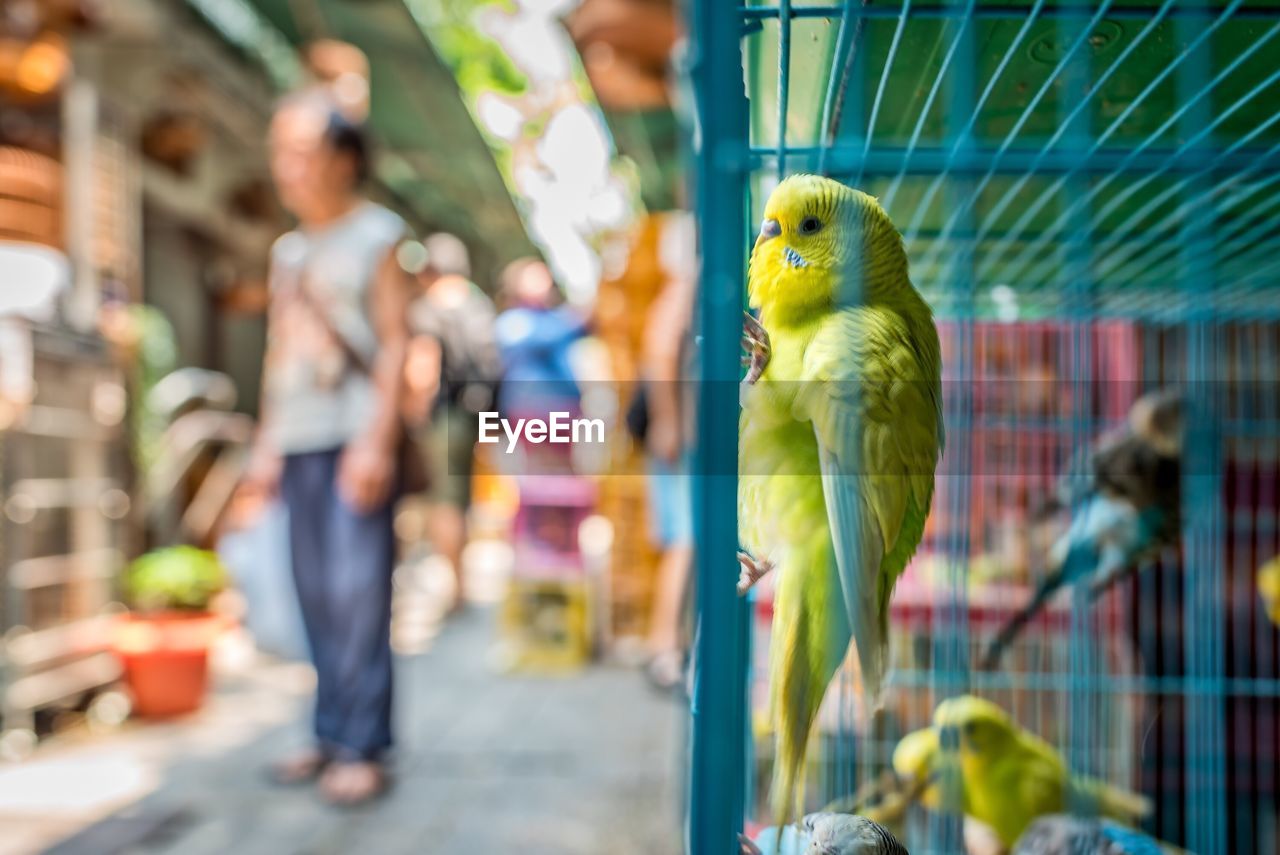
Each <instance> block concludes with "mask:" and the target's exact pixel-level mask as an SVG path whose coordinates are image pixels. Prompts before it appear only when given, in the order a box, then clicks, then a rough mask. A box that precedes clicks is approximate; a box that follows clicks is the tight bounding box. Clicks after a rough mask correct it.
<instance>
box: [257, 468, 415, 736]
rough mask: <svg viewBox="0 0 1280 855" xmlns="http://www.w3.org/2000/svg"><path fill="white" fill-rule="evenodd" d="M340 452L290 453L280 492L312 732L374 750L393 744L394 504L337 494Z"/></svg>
mask: <svg viewBox="0 0 1280 855" xmlns="http://www.w3.org/2000/svg"><path fill="white" fill-rule="evenodd" d="M340 454H341V449H333V450H330V451H317V452H308V453H305V454H290V455H287V456H286V457H285V462H284V473H283V477H282V479H281V486H280V493H281V497H282V498H283V500H284V503H285V505H286V506H287V507H288V509H289V542H290V546H291V548H292V552H293V577H294V581H295V582H296V584H297V587H298V602H299V604H300V605H301V607H302V620H303V623H304V625H305V627H306V632H307V641H308V644H309V645H310V647H311V661H312V663H313V664H314V665H315V669H316V681H317V682H316V709H315V735H316V739H317V741H318V742H319V745H320V747H321V748H322V750H324V751H326V752H327V753H329V754H331V755H332V756H334V757H335V758H337V759H351V760H356V759H376V758H377V757H378V756H379V755H381V754H382V753H383V752H384V751H385V750H386V749H387V748H388V747H389V746H390V745H391V638H390V631H391V626H390V625H391V573H392V570H393V569H394V565H395V531H394V528H393V517H392V513H393V507H392V506H393V503H392V502H390V501H388V502H387V503H386V505H385V506H384V507H381V508H379V509H377V510H375V511H373V512H371V513H368V514H361V513H357V512H356V511H354V510H352V508H351V507H349V506H348V505H347V504H346V502H344V501H343V500H342V498H341V497H340V496H339V495H338V489H337V469H338V457H339V455H340Z"/></svg>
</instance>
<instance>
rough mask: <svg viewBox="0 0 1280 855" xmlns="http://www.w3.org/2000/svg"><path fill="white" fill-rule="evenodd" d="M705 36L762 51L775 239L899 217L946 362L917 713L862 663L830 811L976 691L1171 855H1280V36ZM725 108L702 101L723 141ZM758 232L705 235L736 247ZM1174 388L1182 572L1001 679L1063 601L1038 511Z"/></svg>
mask: <svg viewBox="0 0 1280 855" xmlns="http://www.w3.org/2000/svg"><path fill="white" fill-rule="evenodd" d="M701 5H702V7H703V9H704V11H703V13H702V14H703V20H702V21H701V22H698V21H696V20H695V24H699V23H700V25H701V27H700V29H699V28H696V29H695V34H696V38H699V39H705V38H706V32H707V28H709V27H718V26H727V27H733V28H735V32H736V33H737V35H738V36H740V37H741V45H742V56H743V61H744V65H745V75H746V78H745V79H746V89H747V94H748V98H749V111H748V121H749V140H741V139H740V140H737V141H736V142H737V143H738V145H739V148H740V149H741V155H742V156H743V157H745V158H747V159H748V160H747V163H748V164H749V165H748V166H747V167H746V169H745V172H746V173H747V174H748V177H749V179H750V180H749V182H748V187H749V192H748V196H749V201H748V202H747V206H748V211H749V214H748V219H749V220H751V221H754V222H759V219H760V214H761V211H762V208H763V204H764V201H765V199H766V198H767V196H768V193H769V191H770V190H771V189H772V187H773V186H774V185H775V184H776V182H777V181H778V180H779V178H780V177H781V176H784V175H787V174H791V173H794V172H819V173H823V174H827V175H830V176H832V177H835V178H838V179H840V180H842V181H845V182H847V183H850V184H852V185H853V186H856V187H859V188H860V189H863V190H865V191H866V192H868V193H871V194H872V195H874V196H877V197H878V198H879V199H880V201H881V203H882V205H883V206H884V207H885V209H886V210H887V212H888V213H889V215H890V217H891V218H892V220H893V221H894V223H895V224H896V225H897V226H898V228H899V229H900V230H901V231H902V233H903V235H904V239H905V243H906V249H907V254H908V258H909V260H910V265H911V278H912V280H913V282H914V283H915V284H916V286H917V287H918V288H919V289H920V290H921V291H922V293H923V294H924V295H925V296H926V298H927V299H928V301H929V302H930V303H931V305H932V306H933V308H934V311H935V315H936V318H937V324H938V328H939V332H940V337H941V339H942V344H943V357H944V380H943V387H944V393H943V394H944V402H945V403H944V410H945V421H946V431H947V446H946V452H945V455H944V457H943V459H942V461H941V463H940V464H939V467H938V471H937V490H936V493H935V496H934V499H933V510H932V514H931V517H930V520H929V524H928V528H927V530H926V534H925V538H924V541H923V543H922V544H921V547H920V550H919V552H918V553H917V556H916V558H915V560H914V561H913V562H912V564H911V565H910V566H909V568H908V570H907V571H906V573H905V575H904V577H903V578H902V579H901V580H900V582H899V584H898V587H897V592H896V594H895V597H894V601H893V605H892V608H891V627H892V628H891V636H892V657H893V659H892V661H893V671H892V673H891V676H890V680H889V686H888V689H887V692H886V699H887V701H886V706H885V710H884V713H883V714H882V715H880V716H878V717H876V718H875V719H874V723H873V725H871V726H866V725H864V724H863V722H866V721H867V720H868V718H867V717H866V716H865V715H863V714H862V713H863V711H861V710H860V709H859V704H860V703H861V700H860V695H859V692H858V687H857V685H856V682H857V676H856V669H854V668H853V667H851V666H850V665H849V664H848V663H846V667H845V669H843V670H842V671H841V673H840V674H839V675H838V677H837V679H836V681H835V682H834V683H833V684H832V685H831V687H830V689H829V691H828V694H827V698H826V701H825V704H824V707H823V709H822V711H821V713H820V716H819V720H818V724H817V726H816V727H815V732H814V735H813V738H812V742H811V748H810V752H809V770H808V774H807V794H808V802H809V804H808V807H809V809H817V808H819V807H821V806H822V805H824V804H826V803H827V802H829V801H831V800H833V799H837V798H840V797H844V796H848V795H849V794H851V793H854V792H855V791H857V790H858V789H859V787H861V786H862V785H864V784H865V783H866V782H867V781H868V780H870V779H872V778H874V777H875V776H876V775H877V774H879V772H880V771H881V770H883V769H884V768H886V767H887V765H888V763H889V760H890V757H891V754H892V751H893V748H894V745H895V744H896V742H897V739H898V737H900V736H901V735H902V734H903V733H905V732H907V731H910V730H912V729H915V728H919V727H923V726H927V725H928V724H929V721H930V717H931V715H932V712H933V710H934V709H935V707H936V706H937V704H938V703H939V702H940V701H941V700H943V699H945V698H947V697H950V696H954V695H958V694H964V693H968V692H972V693H974V694H978V695H981V696H984V697H987V698H990V699H991V700H994V701H995V702H997V703H998V704H1000V705H1001V706H1002V707H1003V708H1004V709H1005V710H1007V711H1008V713H1009V714H1010V715H1011V716H1012V717H1013V719H1014V720H1015V721H1016V722H1017V723H1018V724H1019V725H1020V726H1021V727H1023V728H1025V729H1027V730H1029V731H1031V732H1032V733H1035V734H1038V735H1039V736H1040V737H1042V738H1043V739H1044V740H1046V741H1047V742H1048V743H1049V744H1050V745H1052V746H1054V747H1055V748H1057V749H1058V750H1059V751H1060V752H1061V754H1062V756H1063V757H1064V758H1065V759H1066V761H1067V763H1068V764H1069V766H1070V767H1071V769H1072V771H1073V772H1077V773H1085V774H1089V775H1093V776H1096V777H1099V778H1102V779H1104V780H1106V781H1109V782H1111V783H1113V784H1115V785H1118V786H1121V787H1125V788H1128V789H1131V790H1133V791H1135V792H1141V793H1143V794H1145V795H1147V796H1149V797H1150V798H1151V799H1152V802H1153V804H1154V813H1153V814H1152V816H1151V817H1150V818H1149V819H1148V820H1147V821H1146V823H1145V825H1144V827H1145V828H1146V830H1147V831H1149V832H1151V833H1153V834H1155V835H1157V836H1158V837H1160V838H1161V839H1163V840H1164V841H1167V842H1169V843H1172V844H1177V845H1180V846H1183V847H1186V848H1187V849H1190V850H1191V851H1194V852H1198V853H1228V852H1230V853H1247V852H1257V853H1270V852H1277V851H1280V843H1278V842H1277V830H1276V814H1277V803H1278V798H1280V797H1278V795H1277V793H1278V788H1277V783H1278V781H1277V778H1278V771H1277V764H1278V763H1280V714H1278V709H1280V705H1278V702H1277V699H1278V697H1280V645H1278V643H1277V630H1276V626H1275V625H1274V624H1272V623H1271V622H1270V621H1269V620H1268V617H1267V615H1266V611H1265V608H1264V605H1263V603H1262V601H1261V600H1260V597H1259V594H1258V590H1257V586H1256V583H1255V575H1256V573H1257V570H1258V568H1259V567H1260V566H1261V565H1263V564H1264V563H1265V562H1266V561H1268V560H1269V559H1271V558H1272V557H1273V556H1275V555H1276V554H1278V553H1280V526H1278V525H1277V520H1278V519H1280V457H1278V454H1277V451H1278V445H1280V420H1278V419H1280V413H1278V412H1277V410H1278V408H1280V382H1278V381H1280V376H1278V375H1280V287H1277V286H1278V285H1280V217H1278V216H1277V213H1278V212H1277V208H1278V207H1280V193H1277V192H1276V191H1277V187H1276V185H1277V182H1280V59H1278V57H1280V7H1278V6H1276V5H1274V4H1264V3H1246V2H1242V0H1233V2H1203V3H1196V2H1174V0H1145V2H1144V0H1133V1H1132V2H1126V3H1123V4H1120V3H1112V2H1098V3H1071V2H1065V1H1064V2H1047V0H1035V2H1002V3H998V4H997V3H988V2H976V0H963V1H962V2H950V3H938V2H912V0H902V2H888V0H860V2H850V3H847V4H834V5H806V6H801V5H793V4H792V3H790V2H789V0H777V2H770V3H765V4H759V5H757V4H751V5H747V6H739V7H730V6H727V5H725V6H719V5H718V4H714V5H710V6H709V4H701ZM708 8H713V9H718V11H714V12H708V11H705V10H706V9H708ZM712 18H714V19H715V20H711V19H712ZM703 61H708V57H706V56H704V57H703ZM709 61H712V62H714V61H717V58H716V57H714V56H713V57H710V58H709ZM717 109H722V107H721V106H719V105H718V103H717V99H716V93H714V92H712V93H704V101H703V106H702V113H703V115H702V117H701V120H702V124H703V127H704V129H705V128H708V127H711V128H714V127H715V125H714V122H711V123H710V124H709V123H708V122H709V119H708V115H707V113H708V111H709V110H710V111H715V110H717ZM711 118H712V119H714V117H711ZM731 223H732V221H731V220H730V221H728V224H726V222H717V221H708V220H707V219H706V218H705V217H704V221H703V223H702V228H703V233H704V242H705V241H706V240H708V239H714V238H715V234H714V233H715V231H716V230H717V229H722V230H723V229H724V228H728V227H730V224H731ZM709 233H711V234H710V235H709ZM741 237H742V236H741V235H733V236H732V239H734V240H740V239H741ZM746 249H747V245H746V244H745V242H743V252H744V255H745V251H746ZM1164 387H1173V388H1175V389H1176V390H1178V391H1179V392H1181V393H1182V394H1183V395H1184V396H1185V399H1186V401H1187V402H1188V410H1187V412H1188V413H1189V416H1188V422H1187V428H1186V430H1187V434H1186V443H1185V445H1184V448H1183V460H1182V476H1181V488H1182V491H1181V496H1182V513H1181V531H1180V533H1179V534H1178V536H1177V537H1176V538H1175V541H1176V542H1173V543H1171V544H1170V545H1169V547H1168V548H1166V549H1163V550H1162V551H1161V552H1160V553H1159V554H1158V555H1157V556H1154V557H1152V558H1151V559H1150V560H1147V561H1144V562H1143V563H1142V564H1141V566H1140V567H1138V568H1137V572H1136V573H1133V574H1132V575H1129V576H1126V577H1124V578H1123V579H1122V580H1121V581H1120V582H1119V583H1118V584H1116V585H1114V586H1112V587H1111V588H1110V589H1109V590H1108V591H1107V592H1106V593H1105V594H1104V595H1102V596H1101V597H1099V598H1098V599H1096V600H1091V598H1090V597H1089V596H1088V595H1087V594H1086V593H1084V592H1083V591H1082V590H1076V591H1075V592H1074V593H1073V594H1064V595H1062V596H1060V597H1057V598H1055V599H1053V600H1052V601H1051V602H1050V604H1049V606H1048V607H1047V608H1046V609H1045V611H1044V612H1043V614H1042V615H1040V617H1039V618H1037V619H1036V620H1035V621H1033V622H1032V623H1031V625H1030V626H1028V628H1027V629H1026V631H1025V632H1023V633H1022V635H1021V636H1020V637H1019V638H1018V639H1017V641H1016V642H1015V643H1014V644H1013V646H1012V648H1011V652H1010V653H1009V654H1008V655H1006V656H1005V658H1004V660H1003V666H1002V667H1001V668H999V669H996V670H985V669H983V668H982V667H981V665H980V659H981V653H982V651H983V650H984V649H985V648H986V647H987V645H989V643H990V642H991V640H992V638H993V635H994V633H995V631H996V629H997V628H998V627H999V626H1000V625H1001V624H1002V623H1003V622H1004V621H1005V620H1007V619H1008V617H1009V616H1011V615H1012V614H1013V612H1014V611H1015V610H1016V609H1017V608H1018V607H1019V606H1021V605H1022V604H1024V603H1025V602H1026V601H1027V598H1028V595H1029V591H1030V589H1031V587H1033V586H1034V584H1035V583H1036V581H1037V580H1038V579H1040V578H1042V577H1043V575H1044V573H1045V572H1046V566H1045V565H1046V559H1045V554H1046V551H1047V549H1048V544H1049V543H1050V542H1051V541H1052V537H1053V535H1052V530H1046V529H1045V527H1046V526H1048V525H1049V524H1050V523H1049V521H1048V519H1047V518H1046V517H1045V516H1043V515H1042V513H1041V510H1040V509H1041V508H1042V507H1043V506H1044V503H1045V502H1046V500H1047V499H1048V498H1049V497H1051V496H1052V495H1053V494H1054V492H1055V490H1057V489H1058V485H1060V484H1061V483H1062V480H1063V478H1064V476H1065V475H1066V474H1067V473H1068V472H1069V471H1071V468H1072V462H1073V461H1074V460H1078V459H1080V455H1081V454H1082V453H1083V451H1084V450H1086V449H1088V448H1089V447H1090V445H1091V444H1092V443H1094V442H1095V441H1096V440H1097V439H1098V437H1099V436H1100V435H1102V434H1103V432H1104V431H1107V430H1108V429H1111V428H1114V427H1115V426H1116V425H1118V424H1120V423H1121V422H1123V421H1124V420H1125V419H1126V417H1127V414H1128V412H1129V410H1130V407H1131V405H1132V404H1133V403H1134V401H1135V400H1136V399H1137V398H1138V397H1139V396H1140V395H1142V394H1143V393H1144V392H1146V391H1150V390H1152V389H1157V388H1164ZM1059 533H1060V532H1059ZM704 599H705V597H704ZM769 610H770V604H769V598H768V596H767V591H761V592H760V593H759V594H758V595H757V596H756V597H755V600H754V602H753V603H752V605H751V613H752V617H751V634H752V639H753V640H752V645H751V649H752V651H753V653H752V657H751V658H752V661H751V662H750V663H749V665H748V668H749V677H748V680H749V691H748V693H747V695H748V701H747V703H748V705H749V708H750V709H749V721H750V723H751V725H752V727H751V730H752V733H753V735H754V738H753V739H750V740H748V742H749V744H750V746H751V750H752V751H753V752H754V756H752V757H750V759H749V760H748V764H747V774H746V777H747V779H748V780H747V788H748V794H747V796H746V814H747V825H748V827H749V828H750V827H753V826H754V825H756V824H766V825H767V824H768V822H769V819H770V817H769V810H768V808H767V805H766V804H765V801H766V799H765V797H766V795H767V792H768V788H767V780H768V776H769V773H770V767H771V762H770V757H769V754H770V751H771V740H770V738H769V737H768V728H769V722H768V719H767V709H766V705H765V702H764V698H765V693H766V687H765V685H764V684H765V681H766V679H767V668H766V667H765V666H766V660H767V648H768V634H769V620H770V613H769ZM734 785H735V784H734V783H733V782H732V780H731V779H730V781H729V782H728V783H727V784H725V786H734ZM722 795H723V794H722ZM698 797H699V795H698V794H697V793H695V794H694V798H695V799H696V798H698ZM714 797H715V796H714V795H712V796H710V798H714ZM904 834H905V839H904V842H905V843H906V844H907V846H908V848H909V849H910V851H912V852H913V853H925V852H958V851H963V843H962V828H961V822H960V820H959V819H958V818H956V817H946V816H937V815H928V814H926V813H925V812H924V811H923V810H920V809H916V810H913V812H912V813H911V814H910V815H909V817H908V820H907V825H906V828H905V832H904ZM726 851H727V850H726Z"/></svg>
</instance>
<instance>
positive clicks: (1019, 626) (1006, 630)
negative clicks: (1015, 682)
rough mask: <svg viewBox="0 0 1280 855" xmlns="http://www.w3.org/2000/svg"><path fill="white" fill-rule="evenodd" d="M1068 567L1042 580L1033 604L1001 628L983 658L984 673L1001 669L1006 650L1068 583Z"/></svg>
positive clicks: (1063, 567)
mask: <svg viewBox="0 0 1280 855" xmlns="http://www.w3.org/2000/svg"><path fill="white" fill-rule="evenodd" d="M1066 567H1067V563H1066V562H1064V563H1063V564H1062V565H1060V566H1059V567H1058V568H1057V569H1056V570H1054V571H1053V572H1051V573H1050V574H1049V575H1048V576H1045V577H1044V579H1042V580H1040V585H1039V587H1037V588H1036V591H1035V593H1034V594H1033V595H1032V596H1031V602H1029V603H1027V604H1026V605H1025V606H1023V607H1022V608H1021V609H1020V610H1019V611H1018V612H1017V613H1016V614H1015V615H1014V616H1013V617H1011V618H1009V620H1008V621H1007V622H1006V623H1005V625H1004V626H1002V627H1001V628H1000V632H999V633H998V634H997V635H996V637H995V640H994V641H992V642H991V646H990V647H988V648H987V655H986V656H984V657H983V658H982V669H983V670H984V671H994V670H995V669H997V668H999V667H1000V657H1002V656H1003V655H1004V651H1005V649H1006V648H1008V647H1009V645H1010V644H1012V643H1013V642H1014V641H1015V640H1016V639H1017V637H1018V636H1019V635H1020V634H1022V630H1024V629H1026V627H1027V624H1029V623H1031V620H1032V618H1034V617H1035V616H1036V615H1037V614H1039V613H1040V611H1041V609H1043V608H1044V606H1045V603H1047V602H1049V598H1050V597H1052V596H1053V595H1054V592H1056V591H1057V590H1058V589H1059V588H1061V587H1062V586H1063V584H1064V583H1065V582H1066V580H1067V574H1066Z"/></svg>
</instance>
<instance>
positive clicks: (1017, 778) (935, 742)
mask: <svg viewBox="0 0 1280 855" xmlns="http://www.w3.org/2000/svg"><path fill="white" fill-rule="evenodd" d="M948 740H950V743H949V744H951V745H954V746H955V751H954V752H947V751H943V750H941V746H942V745H943V744H947V741H948ZM903 741H904V742H905V743H906V744H908V745H910V746H911V748H910V751H909V754H910V755H911V757H912V758H914V759H915V761H918V762H913V763H910V764H904V765H910V766H911V770H910V771H911V773H912V775H913V776H914V777H919V776H922V775H926V776H933V775H937V774H938V773H939V772H940V771H941V770H940V769H939V768H938V767H937V766H933V767H932V768H927V767H929V766H930V765H931V764H934V763H940V762H941V761H942V760H943V758H945V757H952V758H958V762H959V772H960V779H961V780H960V782H959V786H960V789H961V793H960V794H959V800H960V802H961V804H960V805H956V804H955V799H953V798H950V797H946V796H943V797H941V798H939V797H938V795H937V793H936V792H935V794H934V797H935V802H934V804H933V805H932V806H933V807H934V808H935V809H940V810H949V811H954V810H956V809H957V807H959V809H961V810H963V812H964V813H965V814H966V815H967V816H971V817H973V818H974V819H976V820H978V821H979V822H981V823H984V824H985V825H987V826H989V827H990V828H991V829H992V830H993V831H994V832H995V833H996V836H997V837H999V838H1000V841H1001V842H1002V843H1003V844H1004V846H1005V847H1009V846H1012V845H1013V844H1014V843H1015V842H1016V841H1017V840H1018V838H1019V837H1020V836H1021V835H1022V833H1023V832H1024V831H1026V829H1027V827H1028V826H1029V825H1031V823H1032V822H1033V821H1035V819H1036V818H1037V817H1041V816H1045V815H1047V814H1056V813H1062V812H1063V811H1065V810H1068V809H1072V808H1081V807H1082V808H1083V809H1084V810H1085V811H1086V812H1087V813H1089V814H1091V815H1094V814H1096V815H1101V816H1105V817H1109V818H1111V819H1115V820H1119V821H1120V822H1124V823H1129V824H1132V823H1134V822H1136V821H1137V820H1138V819H1140V818H1142V817H1144V816H1146V815H1147V814H1148V813H1150V811H1151V805H1150V803H1149V802H1148V801H1147V800H1146V799H1145V798H1144V797H1142V796H1140V795H1136V794H1134V793H1130V792H1126V791H1124V790H1121V789H1119V788H1117V787H1113V786H1111V785H1110V784H1107V783H1106V782H1104V781H1099V780H1096V779H1094V778H1087V777H1084V776H1081V775H1072V774H1071V773H1070V771H1069V770H1068V769H1067V766H1066V763H1065V762H1064V761H1063V759H1062V757H1061V755H1059V754H1058V752H1057V751H1055V750H1054V749H1053V747H1052V746H1050V745H1049V744H1048V743H1047V742H1045V741H1044V740H1043V739H1041V738H1040V737H1038V736H1036V735H1035V734H1033V733H1030V732H1028V731H1026V730H1023V729H1022V728H1020V727H1018V725H1017V724H1015V723H1014V721H1013V720H1012V719H1010V718H1009V716H1008V714H1007V713H1005V711H1004V710H1003V709H1001V708H1000V707H999V706H997V705H996V704H993V703H992V702H991V701H988V700H984V699H982V698H977V697H974V696H972V695H963V696H961V697H957V698H951V699H949V700H946V701H943V702H942V703H941V704H939V705H938V708H937V709H936V710H935V711H934V714H933V726H932V727H929V728H925V729H923V730H918V731H915V732H914V733H911V734H908V735H907V736H906V737H904V738H903ZM898 759H899V758H898V755H897V753H896V752H895V755H894V766H895V768H897V767H898V765H899V763H898ZM899 771H901V770H899Z"/></svg>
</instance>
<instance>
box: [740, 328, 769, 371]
mask: <svg viewBox="0 0 1280 855" xmlns="http://www.w3.org/2000/svg"><path fill="white" fill-rule="evenodd" d="M742 346H743V348H744V349H745V350H746V355H745V356H743V357H742V362H743V364H744V365H746V366H747V376H746V378H745V380H746V382H747V384H748V385H751V384H754V383H755V382H756V381H757V380H759V379H760V376H761V375H762V374H764V370H765V368H767V367H768V365H769V357H770V355H771V354H772V348H771V347H770V345H769V333H768V332H766V331H765V328H764V327H763V326H762V325H761V323H760V322H759V321H758V320H756V319H755V317H754V316H753V315H752V314H751V313H750V312H743V313H742Z"/></svg>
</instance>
